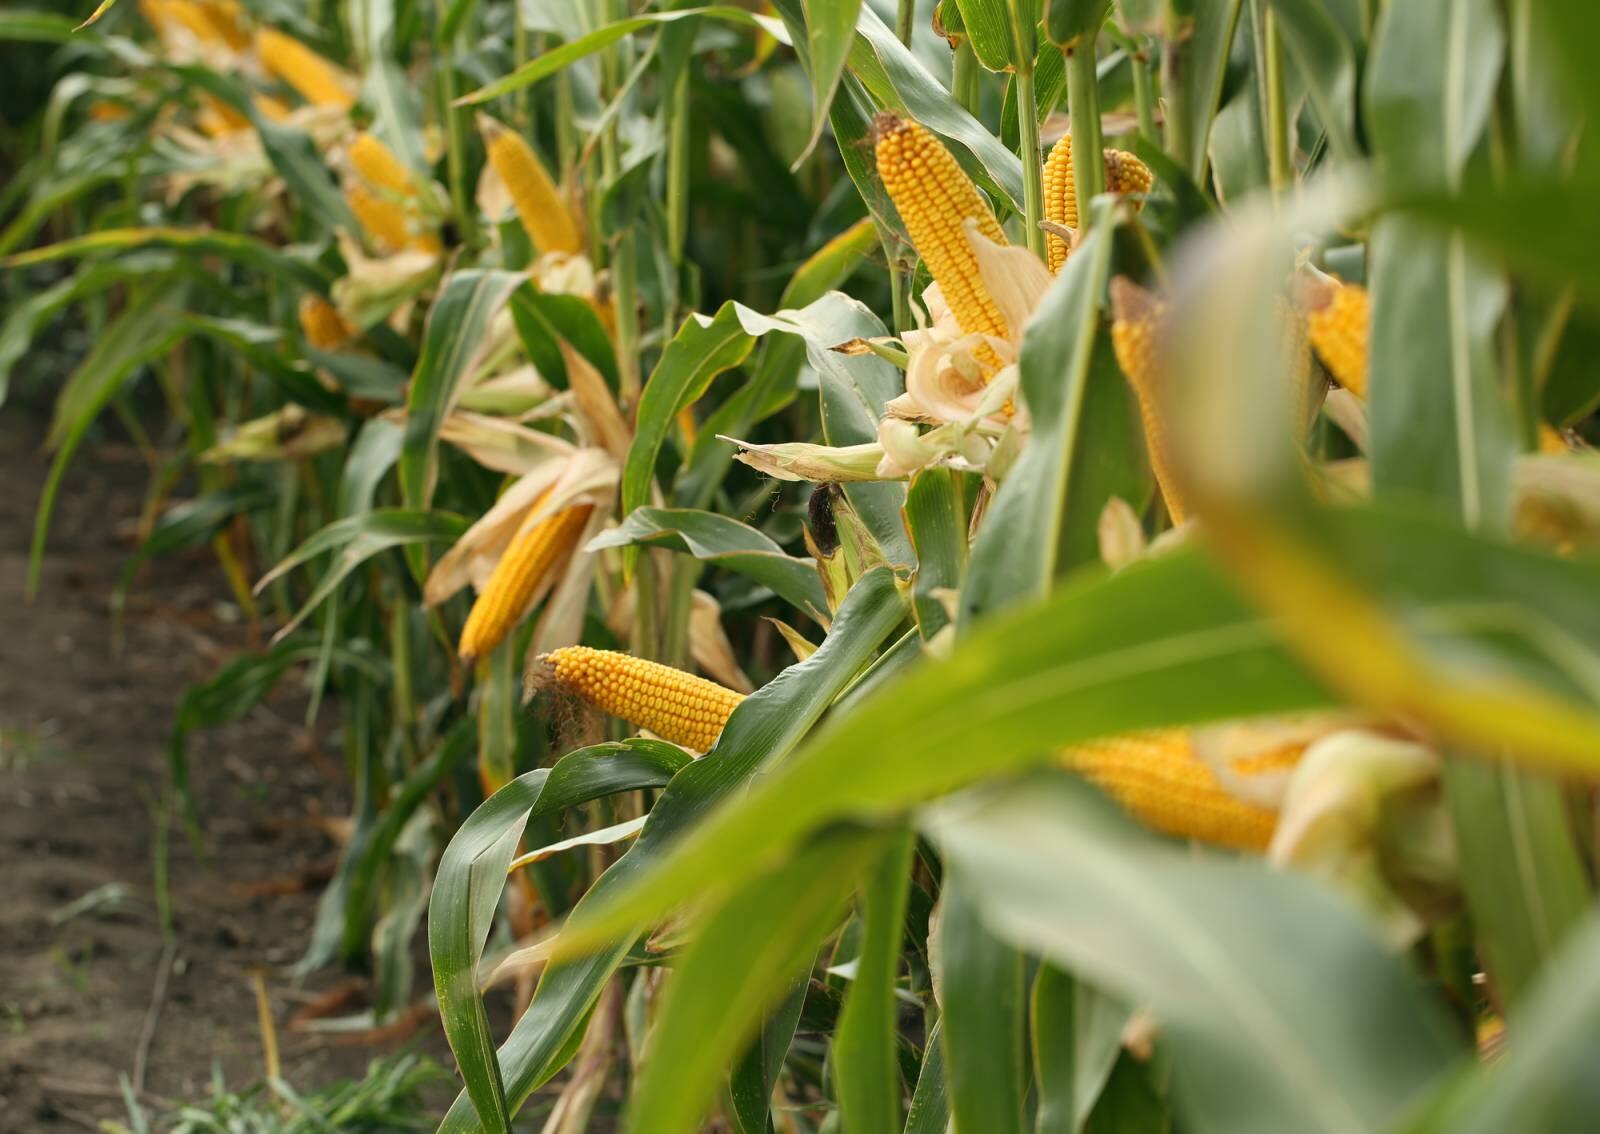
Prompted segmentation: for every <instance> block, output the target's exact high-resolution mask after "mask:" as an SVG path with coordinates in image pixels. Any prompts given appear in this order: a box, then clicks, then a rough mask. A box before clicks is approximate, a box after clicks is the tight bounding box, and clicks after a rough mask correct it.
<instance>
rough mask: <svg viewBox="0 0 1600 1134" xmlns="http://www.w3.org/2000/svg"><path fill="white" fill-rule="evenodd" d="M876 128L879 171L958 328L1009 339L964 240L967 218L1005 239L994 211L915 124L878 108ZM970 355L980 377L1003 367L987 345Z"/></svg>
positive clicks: (998, 240)
mask: <svg viewBox="0 0 1600 1134" xmlns="http://www.w3.org/2000/svg"><path fill="white" fill-rule="evenodd" d="M873 129H874V132H875V133H876V135H877V143H876V157H877V163H878V176H879V178H881V179H882V181H883V187H884V189H885V190H886V191H887V192H888V194H889V199H890V200H891V201H893V202H894V207H895V208H896V209H897V210H898V211H899V213H900V219H901V220H903V221H904V222H905V225H906V232H907V233H909V234H910V236H911V243H912V244H913V245H914V246H915V247H916V250H917V254H918V255H920V256H921V257H922V262H923V263H925V264H926V265H928V272H929V274H930V275H932V276H933V279H934V282H935V283H937V284H938V285H939V290H940V291H941V292H942V293H943V294H944V299H945V303H946V304H948V305H949V307H950V312H951V314H953V315H954V316H955V318H956V322H957V323H958V324H959V325H960V327H961V330H962V332H963V333H964V334H968V335H976V334H981V335H993V336H995V337H996V338H1006V337H1007V336H1008V333H1009V328H1007V326H1006V322H1005V319H1004V318H1003V317H1002V316H1001V314H1000V308H999V307H998V306H997V305H996V304H995V301H994V299H993V298H992V297H991V296H990V295H989V289H988V288H987V287H985V286H984V282H983V276H982V274H981V273H980V272H979V270H978V257H977V255H976V254H975V253H974V252H973V250H972V245H971V244H970V243H969V241H968V239H967V225H968V223H969V222H971V223H972V224H974V225H976V227H977V231H978V233H979V234H980V235H982V236H984V237H987V238H988V239H989V240H991V241H993V242H994V243H996V244H1005V243H1006V237H1005V233H1004V232H1002V231H1001V230H1000V222H999V221H998V220H996V219H995V215H994V211H993V210H992V209H990V208H989V205H988V202H986V201H985V200H984V199H983V196H982V194H980V193H979V192H978V187H977V186H976V185H974V184H973V183H972V179H971V178H969V177H968V176H967V175H966V173H965V172H964V171H963V170H962V168H961V166H960V165H959V164H958V163H957V162H956V159H955V157H954V156H953V155H952V154H951V153H950V151H949V150H947V149H945V147H944V144H943V143H942V142H940V141H939V139H937V138H935V137H934V136H933V135H932V134H930V133H928V131H927V130H925V129H923V128H922V127H921V126H920V125H918V124H917V123H916V122H913V121H911V120H910V119H906V118H899V117H896V116H895V115H893V114H880V115H878V117H877V120H876V121H875V122H874V123H873ZM1017 329H1018V330H1019V331H1020V330H1021V328H1020V327H1019V328H1017ZM973 353H974V355H975V356H976V358H977V359H978V363H979V365H980V367H981V368H982V370H983V372H984V376H985V377H988V376H990V375H992V374H993V373H994V372H995V371H996V370H998V369H999V368H1000V360H999V358H998V357H997V356H996V355H995V353H994V351H993V350H991V349H990V347H989V346H988V344H987V343H985V344H983V345H981V346H979V347H978V349H977V350H976V351H974V352H973Z"/></svg>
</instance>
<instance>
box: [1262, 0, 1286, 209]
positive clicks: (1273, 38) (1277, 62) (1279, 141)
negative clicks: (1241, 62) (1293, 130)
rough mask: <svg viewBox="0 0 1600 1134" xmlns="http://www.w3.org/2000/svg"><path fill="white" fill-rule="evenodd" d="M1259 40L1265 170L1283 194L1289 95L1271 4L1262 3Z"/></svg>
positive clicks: (1281, 46)
mask: <svg viewBox="0 0 1600 1134" xmlns="http://www.w3.org/2000/svg"><path fill="white" fill-rule="evenodd" d="M1261 7H1262V8H1263V9H1265V10H1264V11H1263V12H1262V16H1261V42H1262V46H1263V49H1264V50H1263V59H1262V70H1263V72H1264V74H1265V76H1266V84H1267V104H1266V110H1267V173H1268V176H1269V178H1270V179H1271V184H1272V191H1273V192H1274V193H1276V194H1282V193H1284V192H1286V191H1287V190H1288V188H1289V184H1290V182H1291V181H1293V179H1294V166H1293V164H1292V163H1291V161H1290V157H1289V95H1288V88H1287V83H1286V80H1285V78H1284V73H1283V40H1282V38H1281V37H1280V36H1279V34H1278V20H1277V16H1276V15H1275V14H1274V13H1273V11H1272V7H1271V5H1268V4H1263V5H1262V6H1261Z"/></svg>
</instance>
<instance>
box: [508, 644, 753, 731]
mask: <svg viewBox="0 0 1600 1134" xmlns="http://www.w3.org/2000/svg"><path fill="white" fill-rule="evenodd" d="M540 660H541V661H542V662H544V664H546V665H547V666H548V667H549V668H550V672H551V675H552V680H553V683H554V685H555V686H556V687H557V688H560V689H562V690H564V691H566V692H568V693H571V694H573V695H574V696H576V697H578V698H580V699H581V700H584V701H587V702H588V703H589V704H591V705H593V706H594V707H595V708H597V709H600V710H601V711H603V712H606V713H610V714H611V715H612V716H614V717H620V718H622V719H623V720H625V721H627V722H628V723H629V724H632V725H634V726H636V727H638V728H643V729H648V730H650V731H651V732H653V733H655V734H656V735H657V736H660V737H662V738H663V739H665V740H670V741H672V742H673V743H674V744H681V745H683V746H684V747H685V748H692V749H694V750H695V751H696V752H704V751H706V750H707V749H708V748H710V747H711V746H712V745H713V744H715V743H716V741H717V737H718V736H720V735H721V734H722V729H723V727H724V726H725V725H726V724H727V723H728V717H729V716H730V715H731V714H732V713H733V710H734V709H735V708H737V707H738V705H739V702H741V701H743V700H744V695H743V694H742V693H735V692H734V691H733V690H732V689H727V688H724V687H723V686H721V685H718V684H717V683H716V682H715V681H707V680H706V679H705V678H703V677H696V676H695V675H694V674H692V673H685V672H684V671H683V670H681V669H674V668H672V667H671V666H669V665H662V664H661V663H659V662H652V661H645V660H644V659H643V658H636V657H633V656H632V655H630V654H624V653H618V652H616V651H613V650H596V649H592V648H590V647H588V646H567V647H565V648H564V649H559V650H552V651H551V652H550V653H548V654H545V655H544V657H543V658H541V659H540Z"/></svg>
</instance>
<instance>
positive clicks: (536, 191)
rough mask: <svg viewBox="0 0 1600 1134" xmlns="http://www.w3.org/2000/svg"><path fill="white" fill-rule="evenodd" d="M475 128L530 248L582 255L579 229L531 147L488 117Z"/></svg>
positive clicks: (519, 136)
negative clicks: (480, 134) (504, 188)
mask: <svg viewBox="0 0 1600 1134" xmlns="http://www.w3.org/2000/svg"><path fill="white" fill-rule="evenodd" d="M478 128H479V129H480V130H482V132H483V142H484V146H485V148H486V149H487V150H488V154H489V164H490V165H492V166H493V167H494V171H495V173H497V174H498V175H499V176H500V180H501V181H503V182H505V186H506V191H507V192H508V193H510V194H511V200H512V203H513V204H515V205H516V206H517V216H518V217H520V218H521V220H522V227H523V229H524V230H525V231H526V232H527V234H528V238H529V239H530V240H532V241H533V246H534V247H535V248H537V249H538V250H539V251H540V252H578V251H581V250H582V249H583V238H582V237H581V236H580V235H579V234H578V226H577V224H576V223H575V222H574V221H573V219H572V213H571V211H570V210H569V209H568V208H567V203H566V201H565V200H563V199H562V196H561V190H560V189H558V188H557V187H556V183H555V182H554V181H553V180H552V179H551V177H550V174H549V173H548V172H546V170H545V168H544V165H543V164H541V163H540V161H539V156H538V155H537V154H535V153H534V152H533V147H531V146H530V145H528V143H527V142H525V141H523V140H522V137H521V135H519V134H516V133H514V132H513V131H511V130H507V129H506V128H505V127H504V126H502V125H500V123H498V122H496V121H495V120H494V119H492V118H490V117H488V116H487V115H484V116H480V117H479V119H478Z"/></svg>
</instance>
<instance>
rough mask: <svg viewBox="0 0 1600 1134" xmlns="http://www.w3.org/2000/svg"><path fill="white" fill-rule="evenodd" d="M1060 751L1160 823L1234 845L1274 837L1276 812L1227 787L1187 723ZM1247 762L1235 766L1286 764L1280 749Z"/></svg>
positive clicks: (1129, 806) (1137, 812) (1259, 845)
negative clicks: (1198, 751)
mask: <svg viewBox="0 0 1600 1134" xmlns="http://www.w3.org/2000/svg"><path fill="white" fill-rule="evenodd" d="M1294 758H1295V759H1298V753H1294ZM1061 759H1062V762H1063V763H1064V764H1065V765H1066V766H1067V767H1069V768H1071V769H1073V770H1074V771H1076V772H1078V773H1079V774H1080V775H1082V776H1083V777H1084V778H1085V779H1087V780H1088V781H1089V782H1090V783H1092V784H1094V785H1095V786H1096V787H1098V788H1100V789H1101V790H1102V791H1104V792H1105V793H1106V794H1107V795H1109V796H1110V797H1111V798H1112V799H1114V800H1116V801H1117V802H1118V803H1119V804H1121V805H1122V807H1123V808H1125V809H1126V810H1127V811H1128V812H1129V813H1131V814H1132V815H1133V816H1134V817H1135V818H1137V819H1138V820H1139V821H1140V822H1141V823H1144V824H1145V825H1146V826H1148V827H1152V828H1154V829H1155V830H1157V831H1162V832H1165V833H1166V834H1169V835H1176V836H1178V837H1180V838H1188V839H1199V840H1201V841H1202V842H1207V843H1215V844H1217V845H1219V846H1226V847H1236V848H1238V849H1239V850H1251V851H1261V850H1265V849H1266V847H1267V845H1268V844H1269V843H1270V842H1271V841H1272V832H1273V829H1274V828H1275V827H1276V826H1277V822H1278V816H1277V812H1275V811H1272V810H1271V809H1269V808H1265V807H1261V806H1258V805H1256V804H1253V803H1247V802H1245V801H1244V800H1241V799H1237V798H1235V797H1234V796H1232V795H1230V794H1228V792H1227V791H1226V790H1225V789H1224V788H1223V787H1222V784H1221V782H1220V781H1219V780H1218V779H1217V775H1216V773H1215V772H1214V771H1212V769H1211V766H1210V765H1209V764H1207V763H1206V762H1205V761H1204V760H1202V759H1201V758H1200V757H1199V756H1197V755H1195V752H1194V746H1193V743H1192V741H1191V739H1190V736H1189V733H1188V732H1186V731H1183V730H1178V729H1164V730H1157V731H1153V732H1140V733H1130V734H1127V735H1124V736H1113V737H1107V738H1105V739H1102V740H1095V741H1090V742H1089V743H1087V744H1078V745H1074V746H1073V747H1071V748H1068V749H1067V750H1066V751H1064V752H1063V753H1062V754H1061ZM1245 763H1246V762H1245V761H1239V762H1236V763H1235V765H1234V770H1235V771H1238V772H1240V773H1241V774H1246V775H1248V774H1250V773H1251V771H1252V770H1254V771H1258V772H1259V771H1278V770H1281V769H1282V767H1283V762H1282V760H1281V759H1279V758H1277V757H1274V760H1273V761H1272V762H1270V763H1267V764H1266V765H1265V766H1263V767H1261V768H1259V769H1253V768H1248V767H1246V766H1245Z"/></svg>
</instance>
